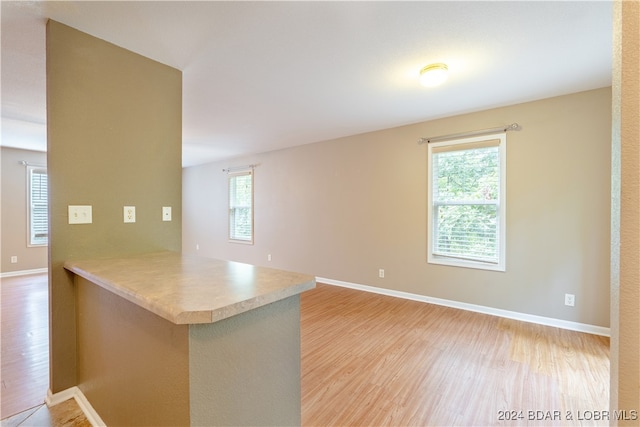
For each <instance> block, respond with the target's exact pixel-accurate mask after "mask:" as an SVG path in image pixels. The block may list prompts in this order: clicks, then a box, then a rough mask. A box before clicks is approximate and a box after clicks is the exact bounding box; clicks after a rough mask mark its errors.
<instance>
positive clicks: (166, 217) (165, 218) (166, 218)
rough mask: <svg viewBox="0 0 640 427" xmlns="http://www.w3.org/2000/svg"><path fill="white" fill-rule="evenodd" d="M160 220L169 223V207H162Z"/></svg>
mask: <svg viewBox="0 0 640 427" xmlns="http://www.w3.org/2000/svg"><path fill="white" fill-rule="evenodd" d="M162 220H163V221H171V206H163V207H162Z"/></svg>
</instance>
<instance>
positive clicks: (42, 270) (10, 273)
mask: <svg viewBox="0 0 640 427" xmlns="http://www.w3.org/2000/svg"><path fill="white" fill-rule="evenodd" d="M47 271H49V269H48V268H34V269H32V270H19V271H7V272H6V273H0V278H2V277H16V276H28V275H29V274H42V273H46V272H47Z"/></svg>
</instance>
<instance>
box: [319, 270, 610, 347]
mask: <svg viewBox="0 0 640 427" xmlns="http://www.w3.org/2000/svg"><path fill="white" fill-rule="evenodd" d="M316 282H318V283H326V284H329V285H336V286H342V287H344V288H350V289H357V290H360V291H365V292H372V293H376V294H380V295H387V296H392V297H396V298H403V299H408V300H413V301H420V302H426V303H428V304H436V305H442V306H445V307H452V308H457V309H460V310H467V311H474V312H476V313H482V314H490V315H492V316H498V317H504V318H507V319H513V320H520V321H523V322H529V323H537V324H539V325H545V326H553V327H556V328H561V329H568V330H570V331H578V332H586V333H588V334H593V335H602V336H605V337H609V336H611V329H610V328H605V327H603V326H595V325H588V324H586V323H578V322H570V321H568V320H561V319H554V318H551V317H543V316H536V315H533V314H526V313H518V312H516V311H509V310H502V309H499V308H493V307H486V306H483V305H475V304H468V303H466V302H459V301H453V300H447V299H441V298H433V297H428V296H424V295H418V294H412V293H409V292H402V291H395V290H392V289H385V288H377V287H375V286H367V285H359V284H357V283H349V282H343V281H341V280H333V279H327V278H324V277H316Z"/></svg>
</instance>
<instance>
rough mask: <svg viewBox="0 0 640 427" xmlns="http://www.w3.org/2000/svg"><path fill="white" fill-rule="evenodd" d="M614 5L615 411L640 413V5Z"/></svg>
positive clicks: (612, 332) (612, 336)
mask: <svg viewBox="0 0 640 427" xmlns="http://www.w3.org/2000/svg"><path fill="white" fill-rule="evenodd" d="M614 4H615V7H614V18H613V21H614V55H613V57H614V63H613V102H612V104H613V126H612V135H613V161H612V211H611V213H612V215H611V216H612V221H611V230H612V245H611V255H612V256H611V406H610V408H611V411H615V410H626V411H632V410H635V411H639V410H640V385H639V384H640V261H639V260H640V2H638V1H624V2H615V3H614ZM629 418H633V417H629ZM613 424H616V423H615V422H614V423H613ZM617 424H619V425H638V421H637V420H634V419H627V421H626V422H625V421H622V422H619V423H617Z"/></svg>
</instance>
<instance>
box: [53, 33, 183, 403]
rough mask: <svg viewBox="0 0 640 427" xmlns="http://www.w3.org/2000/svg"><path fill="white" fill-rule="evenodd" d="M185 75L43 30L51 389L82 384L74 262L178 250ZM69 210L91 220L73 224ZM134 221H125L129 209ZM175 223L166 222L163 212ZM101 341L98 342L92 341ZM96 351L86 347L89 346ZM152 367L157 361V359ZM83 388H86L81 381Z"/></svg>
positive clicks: (84, 38)
mask: <svg viewBox="0 0 640 427" xmlns="http://www.w3.org/2000/svg"><path fill="white" fill-rule="evenodd" d="M181 110H182V75H181V73H180V71H178V70H176V69H173V68H170V67H168V66H165V65H162V64H159V63H157V62H155V61H152V60H150V59H148V58H144V57H142V56H140V55H137V54H134V53H132V52H130V51H127V50H124V49H122V48H119V47H117V46H114V45H112V44H109V43H107V42H104V41H102V40H99V39H97V38H94V37H91V36H89V35H87V34H84V33H81V32H79V31H76V30H74V29H72V28H70V27H67V26H65V25H62V24H60V23H57V22H54V21H49V23H48V25H47V124H48V128H47V139H48V152H47V162H48V173H49V184H50V185H49V198H50V200H49V215H50V230H49V232H50V245H49V249H50V271H49V275H50V287H49V292H50V295H49V297H50V298H49V300H50V307H51V308H50V337H51V338H50V341H51V345H50V361H51V363H50V369H51V382H50V383H51V390H52V391H53V392H54V393H55V392H59V391H61V390H64V389H66V388H68V387H71V386H74V385H78V384H77V383H76V381H77V366H76V363H77V362H76V357H77V355H78V354H79V353H81V352H82V348H78V347H77V344H76V307H75V304H76V301H75V288H74V286H73V282H72V276H71V274H69V273H67V272H66V271H65V270H64V269H63V263H64V261H66V260H69V259H82V258H94V257H103V256H121V255H126V254H133V253H143V252H151V251H155V250H165V249H168V250H176V251H179V250H180V245H181V222H182V219H181V215H182V212H181V192H182V181H181V174H182V172H181V142H182V141H181V139H182V113H181ZM68 205H92V206H93V223H92V224H81V225H69V224H68V214H67V207H68ZM129 205H132V206H135V207H136V217H137V221H136V222H135V223H132V224H125V223H124V222H123V206H129ZM163 206H171V207H172V208H173V212H172V213H173V221H171V222H163V221H162V207H163ZM96 339H99V337H96ZM88 345H90V344H88ZM151 362H152V361H151ZM80 387H81V388H82V384H80Z"/></svg>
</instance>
